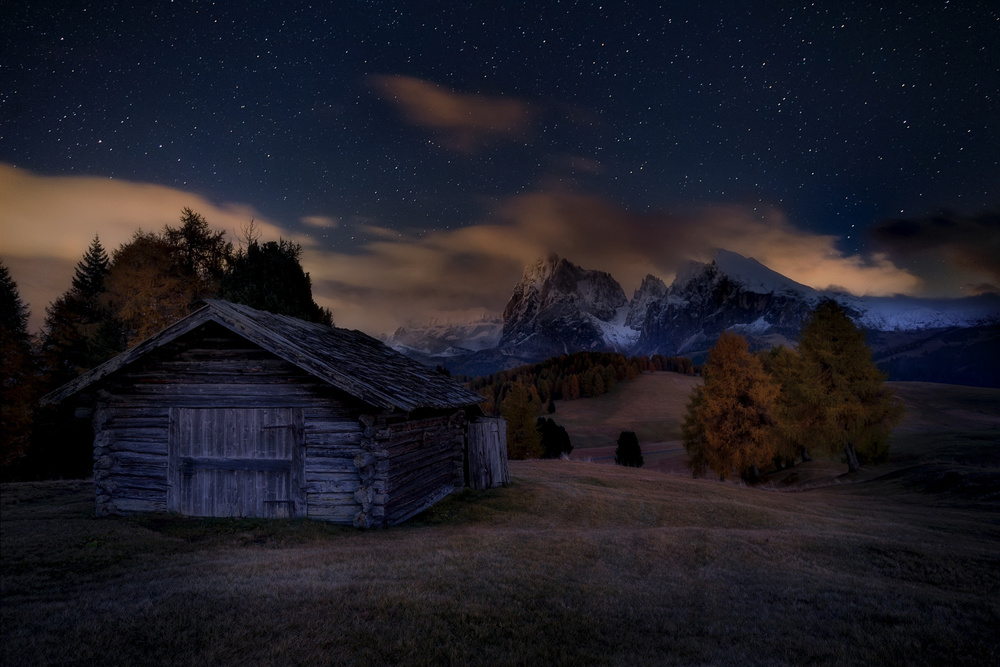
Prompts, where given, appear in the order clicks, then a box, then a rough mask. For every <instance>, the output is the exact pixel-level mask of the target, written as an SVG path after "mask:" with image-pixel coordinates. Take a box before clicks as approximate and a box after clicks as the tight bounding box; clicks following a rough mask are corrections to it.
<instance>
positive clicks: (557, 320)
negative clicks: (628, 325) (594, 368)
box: [500, 255, 628, 352]
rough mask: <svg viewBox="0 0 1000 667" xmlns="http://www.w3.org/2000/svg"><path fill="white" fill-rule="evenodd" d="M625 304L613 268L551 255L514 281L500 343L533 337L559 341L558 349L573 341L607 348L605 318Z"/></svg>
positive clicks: (537, 341) (545, 342)
mask: <svg viewBox="0 0 1000 667" xmlns="http://www.w3.org/2000/svg"><path fill="white" fill-rule="evenodd" d="M627 305H628V299H627V298H626V296H625V291H624V290H623V289H622V287H621V285H619V284H618V281H616V280H615V279H614V278H612V277H611V275H610V274H609V273H606V272H604V271H596V270H588V269H584V268H581V267H579V266H577V265H576V264H573V263H572V262H569V261H567V260H565V259H560V258H559V257H558V256H557V255H549V256H548V257H547V258H545V259H544V260H540V261H539V262H537V263H535V264H534V265H532V266H530V267H528V268H527V269H525V272H524V274H523V276H522V277H521V280H520V281H519V282H518V283H517V285H515V286H514V291H513V293H512V294H511V297H510V300H509V301H508V302H507V306H506V307H505V308H504V313H503V319H504V326H503V335H502V337H501V340H500V346H501V347H507V346H513V345H519V344H521V343H523V342H524V341H526V340H528V339H534V341H533V342H532V345H535V346H540V347H542V348H546V349H547V348H549V347H552V346H558V350H559V351H560V352H561V351H562V349H564V348H566V347H567V346H569V345H570V343H572V344H573V345H574V346H579V345H582V346H583V348H582V349H597V348H603V347H604V337H603V335H602V333H601V322H604V323H607V322H611V321H613V320H614V319H615V318H616V317H618V315H619V310H621V309H622V308H623V307H625V306H627ZM567 338H568V342H567Z"/></svg>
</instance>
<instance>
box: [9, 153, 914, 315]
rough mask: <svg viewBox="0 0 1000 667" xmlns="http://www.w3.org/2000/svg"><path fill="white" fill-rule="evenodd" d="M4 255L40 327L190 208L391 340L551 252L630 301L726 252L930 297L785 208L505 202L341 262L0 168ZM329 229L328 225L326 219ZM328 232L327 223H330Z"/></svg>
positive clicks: (460, 310)
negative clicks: (650, 279) (125, 251)
mask: <svg viewBox="0 0 1000 667" xmlns="http://www.w3.org/2000/svg"><path fill="white" fill-rule="evenodd" d="M0 200H2V201H3V206H2V207H0V255H2V257H3V260H4V262H5V263H6V264H7V266H8V267H9V268H10V270H11V274H12V275H13V277H14V279H15V280H16V281H17V283H18V285H19V288H20V290H21V296H22V298H24V299H25V300H26V301H27V302H29V303H30V305H31V309H32V312H33V318H32V326H33V327H37V326H38V324H39V323H40V322H41V318H42V317H44V313H45V306H46V305H47V304H48V303H50V302H51V301H52V300H53V299H55V298H56V297H57V296H58V295H59V294H61V293H62V292H64V291H65V290H66V289H67V288H68V287H69V284H70V278H71V276H72V273H73V266H74V265H75V263H76V262H78V261H79V260H80V258H81V257H82V255H83V253H84V252H85V250H86V248H87V246H88V245H89V244H90V242H91V240H92V239H93V237H94V234H95V233H100V236H101V240H102V242H103V244H104V245H105V247H106V248H108V250H109V251H111V250H113V249H114V248H116V247H117V246H118V245H120V244H121V243H123V242H125V241H127V240H128V239H129V238H130V237H131V235H132V234H133V233H134V232H135V231H136V230H137V229H139V228H140V227H141V228H143V229H146V230H158V229H162V228H163V226H164V225H166V224H171V225H176V224H177V223H178V217H179V215H180V211H181V208H183V207H184V206H189V207H191V208H192V209H194V210H195V211H198V212H199V213H201V214H203V215H204V216H205V217H206V219H207V220H208V221H209V223H210V224H211V225H212V226H213V227H215V228H216V229H222V230H225V231H226V232H227V233H228V234H229V235H231V236H232V237H234V238H237V239H238V237H239V233H240V230H241V228H242V227H243V226H244V225H245V224H246V223H247V222H248V221H249V220H250V218H251V217H256V223H257V225H258V226H259V228H260V232H261V234H262V236H263V238H265V239H272V238H277V237H279V236H283V237H284V238H286V239H291V240H294V241H297V242H299V243H301V244H302V246H303V254H302V263H303V266H304V268H305V269H306V271H308V272H309V273H310V274H311V277H312V281H313V293H314V296H315V298H316V300H317V302H318V303H320V304H321V305H323V306H327V307H330V308H331V309H332V310H333V315H334V320H335V321H336V323H337V324H338V325H340V326H348V327H354V328H360V329H363V330H366V331H369V332H372V333H378V332H390V331H392V330H393V329H394V328H395V327H396V326H398V325H399V324H401V323H403V322H405V321H407V320H412V319H417V320H424V319H428V318H431V317H439V318H444V319H454V318H458V317H475V316H478V315H480V314H482V313H484V312H493V313H496V312H500V311H501V310H502V309H503V306H504V304H505V303H506V301H507V299H508V298H509V297H510V293H511V289H512V287H513V286H514V284H515V283H516V282H517V280H518V279H519V278H520V275H521V271H522V270H523V267H524V266H525V265H526V264H529V263H533V262H535V261H536V260H538V259H539V258H541V257H544V256H545V255H547V254H548V253H550V252H555V253H558V254H559V255H561V256H563V257H566V258H568V259H570V260H571V261H573V262H575V263H577V264H580V265H581V266H583V267H585V268H588V269H600V270H604V271H608V272H610V273H611V274H612V275H613V276H615V278H616V279H618V281H619V282H621V284H622V286H623V287H624V288H625V291H626V293H628V294H629V295H631V292H632V290H634V289H635V288H637V287H638V286H639V283H640V282H641V281H642V278H643V277H644V276H645V275H646V274H647V273H652V274H654V275H657V276H659V277H660V278H663V279H664V280H665V281H667V282H668V283H669V282H670V280H671V279H672V278H673V275H674V273H675V271H676V270H677V268H678V267H679V266H680V265H681V264H682V263H683V262H685V261H687V260H689V259H697V260H702V261H708V260H709V259H710V258H711V256H712V254H713V253H714V251H715V249H716V248H719V247H722V248H726V249H728V250H732V251H734V252H738V253H741V254H743V255H746V256H750V257H754V258H756V259H758V260H759V261H761V262H763V263H764V264H766V265H767V266H770V267H771V268H772V269H774V270H776V271H779V272H781V273H783V274H785V275H787V276H789V277H790V278H792V279H794V280H797V281H799V282H802V283H805V284H807V285H811V286H813V287H817V288H825V287H829V286H841V287H844V288H847V289H849V290H851V291H852V292H854V293H857V294H893V293H897V292H899V293H909V294H915V293H919V292H920V291H921V289H922V286H921V281H920V280H919V279H918V278H917V277H915V276H914V275H913V274H912V273H910V272H908V271H906V270H902V269H899V268H897V267H896V266H895V265H893V263H892V262H890V261H889V260H888V259H887V258H886V257H884V256H874V257H868V258H863V257H859V256H845V255H843V254H842V253H840V252H839V251H838V250H837V249H836V243H835V242H836V239H835V238H834V237H831V236H822V235H816V234H811V233H807V232H804V231H802V230H799V229H796V228H795V227H794V226H793V225H791V224H790V223H789V221H788V220H786V219H785V217H784V216H783V215H782V214H781V212H780V211H777V210H768V211H764V212H763V213H761V212H757V211H755V210H754V209H752V208H748V207H740V206H703V207H697V208H692V209H690V210H687V211H681V212H673V213H655V214H637V213H633V212H630V211H628V210H626V209H624V208H622V207H621V206H617V205H615V204H613V203H611V202H609V201H607V200H606V199H603V198H600V197H595V196H586V195H580V194H574V193H570V192H565V191H551V192H536V193H533V194H529V195H523V196H519V197H513V198H511V199H508V200H506V201H505V202H502V203H501V205H500V206H499V207H498V210H497V211H496V212H495V213H494V214H493V215H492V216H490V218H489V219H487V220H483V221H479V224H470V225H468V226H465V227H462V228H459V229H455V230H449V231H432V232H430V233H428V234H424V235H422V236H421V237H419V238H414V237H412V236H408V235H406V234H401V233H400V232H399V231H396V230H392V229H388V228H387V227H386V226H384V225H378V224H375V221H365V222H364V223H363V224H360V223H354V224H356V225H358V227H357V229H358V231H360V232H363V233H365V234H367V235H368V237H369V238H371V239H372V240H371V242H369V243H368V244H367V245H365V246H364V247H363V248H362V250H361V252H359V253H356V254H346V253H338V252H331V251H328V250H326V249H324V248H323V247H321V246H320V245H319V244H317V243H316V242H315V241H314V240H312V239H311V238H310V237H309V236H297V235H296V234H294V233H289V230H286V229H282V228H281V227H280V226H279V225H277V224H275V223H274V222H269V221H267V220H262V219H261V218H260V217H257V216H255V214H254V211H253V210H252V208H251V207H249V206H247V205H222V206H220V205H216V204H214V203H212V202H210V201H207V200H205V199H204V198H202V197H199V196H198V195H194V194H192V193H189V192H183V191H180V190H176V189H173V188H167V187H162V186H157V185H150V184H144V183H133V182H129V181H120V180H110V179H102V178H95V177H62V176H60V177H47V176H39V175H35V174H32V173H31V172H28V171H24V170H21V169H16V168H13V167H10V166H7V165H2V164H0ZM320 222H322V223H323V224H324V225H328V224H329V220H328V219H326V218H324V219H319V218H316V219H315V220H311V221H310V223H307V224H310V225H311V226H313V227H315V228H316V229H317V230H319V229H320V227H319V226H317V223H320ZM324 228H325V227H324Z"/></svg>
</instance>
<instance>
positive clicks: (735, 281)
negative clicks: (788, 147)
mask: <svg viewBox="0 0 1000 667" xmlns="http://www.w3.org/2000/svg"><path fill="white" fill-rule="evenodd" d="M824 298H831V299H834V300H835V301H837V302H838V303H839V304H840V305H841V306H842V307H843V308H844V310H845V311H846V312H847V314H848V315H849V316H850V317H851V318H852V319H853V320H854V321H855V323H857V324H858V326H860V327H862V328H864V329H865V330H866V331H867V334H868V340H869V343H870V345H871V346H872V349H873V352H874V355H873V356H874V359H875V361H876V363H878V364H879V366H880V367H882V368H883V370H885V371H886V372H887V373H888V375H889V378H890V379H895V380H929V381H938V382H951V383H954V384H969V385H979V386H1000V295H996V294H982V295H979V296H974V297H965V298H959V299H921V298H915V297H906V296H894V297H858V296H853V295H850V294H844V293H839V292H823V291H818V290H815V289H813V288H811V287H808V286H806V285H802V284H800V283H797V282H795V281H793V280H791V279H789V278H787V277H786V276H783V275H781V274H779V273H777V272H775V271H772V270H771V269H769V268H767V267H766V266H764V265H763V264H761V263H760V262H758V261H756V260H754V259H751V258H748V257H743V256H741V255H738V254H736V253H734V252H730V251H727V250H718V251H717V252H716V254H715V257H714V258H713V260H712V261H711V262H709V263H701V262H690V263H688V264H687V265H686V266H684V267H682V268H681V270H679V271H678V272H677V275H676V277H675V279H674V281H673V283H672V284H670V285H669V286H668V285H666V284H665V283H664V282H663V281H662V280H660V279H659V278H656V277H655V276H652V275H649V276H646V278H645V279H644V280H643V282H642V284H641V285H640V286H639V288H638V289H637V290H636V291H635V292H634V293H633V295H632V298H631V299H629V298H628V297H627V296H626V294H625V291H624V290H623V289H622V287H621V285H620V284H619V283H618V282H617V281H616V280H615V279H614V278H613V277H612V276H611V275H610V274H608V273H605V272H603V271H595V270H588V269H583V268H581V267H579V266H577V265H575V264H573V263H572V262H570V261H569V260H567V259H564V258H560V257H558V256H556V255H550V256H548V257H546V258H544V259H542V260H540V261H538V262H537V263H535V264H534V265H532V266H528V267H526V268H525V270H524V273H523V275H522V277H521V280H520V281H518V283H517V284H516V285H514V288H513V291H512V294H511V297H510V300H509V301H508V302H507V306H506V308H504V312H503V314H502V316H500V315H495V316H494V315H488V314H487V315H484V316H483V317H481V318H480V319H478V320H476V321H473V322H457V323H438V322H432V323H428V324H410V325H407V326H405V327H401V328H400V329H399V330H397V331H396V332H395V333H394V334H393V335H392V336H390V337H389V339H388V340H387V342H388V343H389V344H390V345H391V346H393V347H395V348H396V349H397V350H400V351H402V352H404V353H406V354H408V355H410V356H412V357H414V358H416V359H419V360H420V361H423V362H424V363H427V364H430V365H437V364H440V365H443V366H445V367H447V368H448V369H449V370H451V371H452V372H457V373H465V374H470V375H482V374H486V373H491V372H494V371H496V370H499V369H502V368H511V367H513V366H517V365H520V364H522V363H533V362H536V361H540V360H542V359H546V358H548V357H551V356H557V355H560V354H567V353H570V352H579V351H584V350H592V351H613V352H621V353H623V354H645V355H650V354H662V355H665V356H686V357H691V358H692V359H694V360H695V361H696V362H699V361H701V360H702V359H704V356H705V354H706V353H707V351H708V349H709V348H710V347H711V346H712V345H713V344H714V342H715V340H716V339H717V338H718V336H719V334H721V333H722V332H723V331H726V330H731V331H736V332H738V333H740V334H742V335H744V336H745V337H746V338H747V339H748V340H749V341H750V344H751V346H752V347H753V348H755V349H759V348H769V347H772V346H775V345H794V342H795V340H796V338H797V337H798V332H799V329H800V327H801V325H802V322H803V319H804V318H805V317H806V315H807V314H808V313H809V312H810V311H811V310H812V309H813V308H814V307H815V306H816V304H817V303H819V301H820V300H821V299H824Z"/></svg>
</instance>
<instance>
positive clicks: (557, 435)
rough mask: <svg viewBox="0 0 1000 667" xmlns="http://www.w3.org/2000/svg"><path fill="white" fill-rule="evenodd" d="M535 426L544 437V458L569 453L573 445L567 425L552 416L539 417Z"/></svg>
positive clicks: (552, 457) (554, 457) (560, 456)
mask: <svg viewBox="0 0 1000 667" xmlns="http://www.w3.org/2000/svg"><path fill="white" fill-rule="evenodd" d="M535 426H536V428H537V429H538V432H539V434H540V436H541V439H542V449H543V450H544V452H543V454H542V458H543V459H558V458H562V456H563V455H567V456H568V455H569V453H570V452H572V451H573V445H572V443H571V442H570V439H569V433H567V432H566V429H565V427H562V426H560V425H559V424H557V423H555V421H554V420H553V419H551V418H545V417H539V418H538V421H537V422H535Z"/></svg>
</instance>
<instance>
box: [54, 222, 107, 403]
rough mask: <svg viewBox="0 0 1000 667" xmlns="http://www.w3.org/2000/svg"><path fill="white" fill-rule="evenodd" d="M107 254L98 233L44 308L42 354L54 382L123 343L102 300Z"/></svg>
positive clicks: (66, 378) (96, 361)
mask: <svg viewBox="0 0 1000 667" xmlns="http://www.w3.org/2000/svg"><path fill="white" fill-rule="evenodd" d="M108 270H109V260H108V254H107V252H106V251H105V250H104V246H102V245H101V239H100V237H99V236H96V235H95V236H94V240H93V241H92V242H91V244H90V247H89V248H88V249H87V252H86V253H84V255H83V258H82V259H81V260H80V261H79V262H78V263H77V265H76V270H75V271H74V274H73V280H72V283H71V285H70V288H69V289H68V290H67V291H66V292H65V293H64V294H62V295H61V296H59V297H58V298H57V299H56V300H55V301H53V302H52V303H51V304H50V305H49V307H48V308H46V309H45V313H46V317H45V324H44V325H43V337H42V355H43V358H44V365H45V369H46V373H47V375H48V380H47V385H48V387H49V388H54V387H56V386H58V385H60V384H62V383H64V382H67V381H69V380H71V379H73V378H75V377H76V376H77V375H79V374H80V373H82V372H83V371H85V370H87V369H90V368H93V367H94V366H96V365H98V364H100V363H101V362H103V361H105V360H107V359H109V358H110V357H112V356H114V355H115V354H117V353H118V352H120V351H121V350H122V349H123V340H122V337H121V334H120V326H119V325H118V322H117V321H116V320H115V318H114V316H113V315H112V314H111V312H110V311H109V310H108V308H107V307H106V305H105V303H104V291H105V283H106V280H107V275H108Z"/></svg>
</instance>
